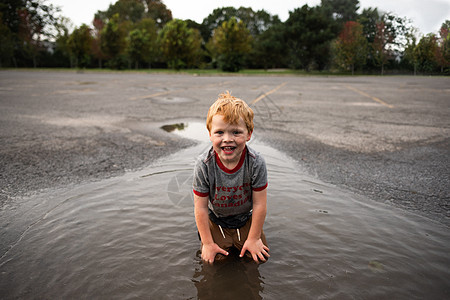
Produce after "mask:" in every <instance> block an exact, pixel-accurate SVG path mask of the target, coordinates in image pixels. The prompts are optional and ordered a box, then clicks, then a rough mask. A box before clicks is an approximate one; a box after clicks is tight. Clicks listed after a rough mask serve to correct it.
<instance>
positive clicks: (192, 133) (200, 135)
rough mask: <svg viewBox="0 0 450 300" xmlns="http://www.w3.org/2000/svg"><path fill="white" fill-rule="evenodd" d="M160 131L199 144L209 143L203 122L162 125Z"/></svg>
mask: <svg viewBox="0 0 450 300" xmlns="http://www.w3.org/2000/svg"><path fill="white" fill-rule="evenodd" d="M161 129H163V130H165V131H167V132H171V133H174V134H176V135H178V136H181V137H184V138H187V139H191V140H196V141H199V142H207V141H209V138H208V136H209V134H208V130H207V129H206V125H205V123H204V122H203V123H202V122H199V121H186V122H182V123H174V124H168V125H163V126H161Z"/></svg>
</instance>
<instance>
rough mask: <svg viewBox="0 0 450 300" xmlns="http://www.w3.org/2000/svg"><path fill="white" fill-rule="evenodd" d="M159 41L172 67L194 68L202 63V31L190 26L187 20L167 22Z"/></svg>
mask: <svg viewBox="0 0 450 300" xmlns="http://www.w3.org/2000/svg"><path fill="white" fill-rule="evenodd" d="M158 41H159V42H158V43H159V45H160V46H161V52H162V54H163V56H164V58H165V59H166V61H167V64H168V66H169V67H170V68H172V69H182V68H186V67H188V68H192V67H196V66H198V65H199V64H200V61H199V59H200V57H201V44H202V39H201V36H200V32H199V31H198V30H195V29H192V28H189V27H188V26H187V23H186V22H185V21H183V20H179V19H173V20H172V21H170V22H169V23H167V24H166V25H165V26H164V28H163V29H162V30H161V32H160V33H159V37H158Z"/></svg>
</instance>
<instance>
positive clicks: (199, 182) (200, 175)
mask: <svg viewBox="0 0 450 300" xmlns="http://www.w3.org/2000/svg"><path fill="white" fill-rule="evenodd" d="M192 188H193V191H194V194H196V195H197V196H200V197H206V196H208V195H209V180H208V171H207V166H206V164H205V163H203V161H202V160H201V159H197V161H196V163H195V167H194V179H193V183H192Z"/></svg>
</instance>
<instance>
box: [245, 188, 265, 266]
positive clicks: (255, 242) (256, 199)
mask: <svg viewBox="0 0 450 300" xmlns="http://www.w3.org/2000/svg"><path fill="white" fill-rule="evenodd" d="M252 198H253V213H252V225H251V226H250V231H249V233H248V237H247V240H246V241H245V243H244V246H243V247H242V251H241V254H240V256H241V257H242V256H244V254H245V251H249V252H250V254H251V255H252V257H253V260H254V261H256V262H258V258H259V259H260V260H262V261H266V257H270V255H269V248H268V247H267V246H266V245H264V244H263V242H262V240H261V232H262V228H263V225H264V221H265V219H266V213H267V189H264V190H262V191H258V192H256V191H253V196H252Z"/></svg>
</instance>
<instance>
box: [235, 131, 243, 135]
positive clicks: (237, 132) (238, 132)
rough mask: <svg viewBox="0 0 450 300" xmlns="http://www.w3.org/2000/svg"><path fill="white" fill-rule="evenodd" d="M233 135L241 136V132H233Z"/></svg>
mask: <svg viewBox="0 0 450 300" xmlns="http://www.w3.org/2000/svg"><path fill="white" fill-rule="evenodd" d="M233 134H236V135H237V134H241V132H240V131H234V132H233Z"/></svg>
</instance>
